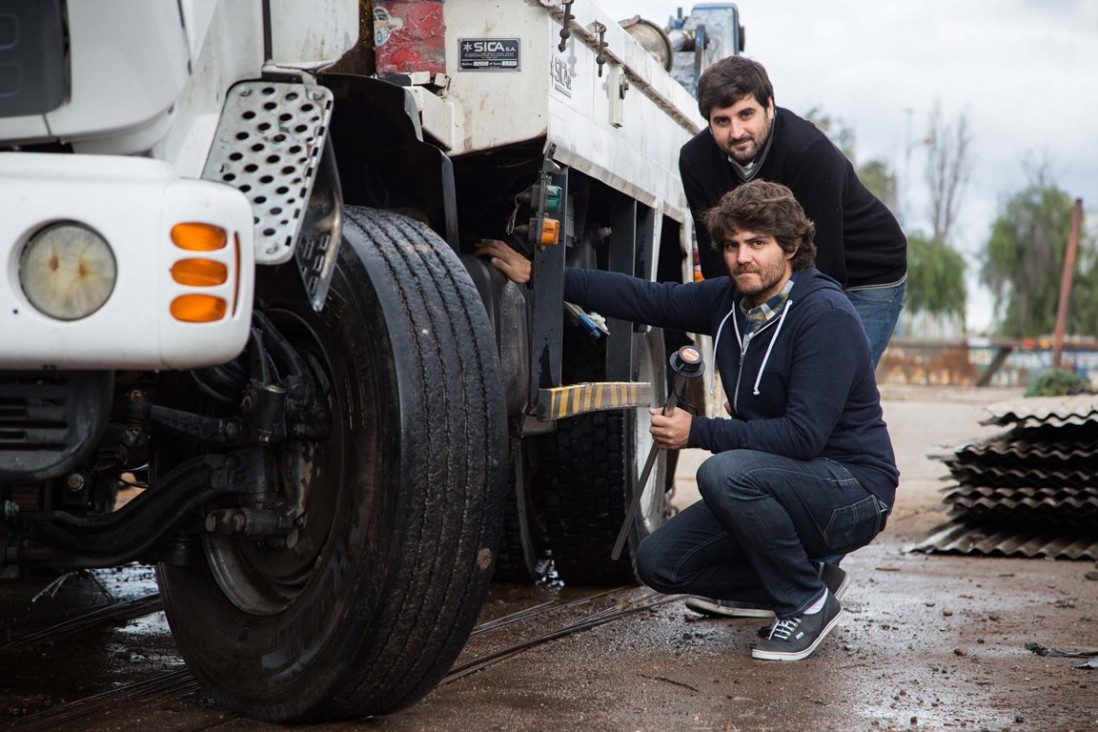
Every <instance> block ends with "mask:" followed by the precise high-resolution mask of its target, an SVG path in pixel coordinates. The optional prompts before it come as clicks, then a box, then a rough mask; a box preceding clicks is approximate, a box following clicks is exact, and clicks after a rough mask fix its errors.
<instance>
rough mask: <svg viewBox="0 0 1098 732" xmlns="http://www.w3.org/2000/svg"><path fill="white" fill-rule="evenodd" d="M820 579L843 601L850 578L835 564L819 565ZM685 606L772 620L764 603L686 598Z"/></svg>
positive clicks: (715, 613) (728, 615)
mask: <svg viewBox="0 0 1098 732" xmlns="http://www.w3.org/2000/svg"><path fill="white" fill-rule="evenodd" d="M819 568H820V579H822V580H823V581H824V584H825V585H827V589H828V591H829V592H830V593H831V594H832V595H834V596H835V599H836V600H841V599H843V594H844V593H846V588H847V586H849V585H850V576H849V575H848V574H847V573H846V571H845V570H842V569H840V568H839V567H838V565H835V564H821V565H819ZM685 605H686V606H687V607H688V608H690V609H691V610H693V611H694V612H696V613H701V614H702V615H708V616H710V617H719V618H772V617H774V606H773V605H771V604H769V603H765V602H747V601H746V600H715V599H712V598H709V597H688V598H686V600H685Z"/></svg>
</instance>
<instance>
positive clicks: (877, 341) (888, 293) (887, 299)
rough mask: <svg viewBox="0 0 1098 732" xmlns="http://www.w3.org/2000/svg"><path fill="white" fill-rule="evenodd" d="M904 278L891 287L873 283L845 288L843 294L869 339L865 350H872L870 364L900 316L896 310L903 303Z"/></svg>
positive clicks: (875, 361)
mask: <svg viewBox="0 0 1098 732" xmlns="http://www.w3.org/2000/svg"><path fill="white" fill-rule="evenodd" d="M906 289H907V281H906V280H905V281H903V282H901V283H900V284H898V285H895V286H894V287H874V288H871V289H868V290H847V291H846V297H847V299H848V300H850V303H851V304H852V305H853V306H854V309H855V310H857V311H858V316H859V317H860V318H861V319H862V327H863V328H865V335H866V337H867V338H868V339H869V351H870V353H872V354H873V368H877V364H878V363H879V362H880V360H881V354H883V353H884V351H885V347H887V346H888V339H889V338H891V337H892V331H893V330H895V329H896V321H898V320H899V319H900V310H901V309H903V305H904V291H905V290H906Z"/></svg>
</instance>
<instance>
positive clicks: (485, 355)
mask: <svg viewBox="0 0 1098 732" xmlns="http://www.w3.org/2000/svg"><path fill="white" fill-rule="evenodd" d="M343 236H344V239H343V243H342V246H341V250H340V252H339V259H338V264H337V268H336V272H335V277H334V280H333V282H332V287H331V292H330V294H329V295H328V299H327V303H326V305H325V308H324V309H323V311H322V312H320V313H315V312H314V311H313V310H312V308H311V307H310V306H309V304H308V302H307V301H306V299H305V297H304V296H301V297H295V296H293V295H292V292H293V290H292V288H288V287H286V288H282V289H283V294H281V295H279V294H278V293H273V294H271V295H266V296H264V298H263V300H262V302H261V305H262V307H263V310H264V312H265V314H266V315H267V317H268V318H270V320H271V321H272V322H273V323H274V324H275V325H276V326H277V327H278V328H279V330H280V331H281V332H282V333H283V335H285V336H286V337H287V338H288V339H289V340H290V341H291V342H292V343H293V344H294V346H295V347H296V349H297V350H298V352H299V353H300V354H301V355H302V356H303V357H304V358H305V360H306V361H307V362H308V363H309V364H310V366H311V370H312V372H313V374H314V376H315V378H316V382H317V384H318V386H319V387H320V389H321V391H322V393H324V395H325V396H326V398H327V401H328V404H329V407H330V409H331V412H332V414H331V417H332V418H331V422H332V432H331V435H330V437H329V438H328V439H327V440H326V441H325V442H316V443H304V442H301V441H298V442H293V441H291V442H289V443H287V445H286V446H284V447H283V448H282V449H281V451H280V455H279V456H278V464H279V472H280V476H279V478H280V481H286V480H295V481H299V482H300V483H301V484H302V485H304V486H305V492H306V498H307V504H306V506H307V507H306V513H305V518H306V520H305V522H304V525H303V526H302V527H301V528H300V535H299V536H298V537H297V541H296V543H293V545H292V547H290V548H287V546H282V547H276V546H273V545H266V544H264V543H263V542H261V541H255V540H250V539H247V538H245V537H214V536H212V535H204V537H203V539H202V544H201V546H202V552H201V555H202V556H201V558H200V559H199V561H197V562H196V563H193V564H191V565H185V566H172V565H168V564H161V565H160V566H159V567H158V577H159V581H160V586H161V593H162V595H163V597H164V603H165V608H166V611H167V615H168V620H169V622H170V625H171V628H172V632H173V634H174V636H175V638H176V641H177V643H178V645H179V649H180V652H181V653H182V655H183V658H184V660H185V661H186V662H187V665H188V666H189V668H190V669H191V670H192V671H193V672H194V674H195V676H196V677H198V679H199V680H200V681H201V682H202V683H203V685H204V686H205V687H206V689H207V690H208V692H209V693H210V694H211V695H212V696H213V697H214V698H215V699H216V700H217V701H219V702H220V703H222V704H224V705H226V706H228V707H229V708H231V709H233V710H234V711H237V712H239V713H241V714H244V715H247V716H250V717H255V718H259V719H264V720H271V721H280V722H281V721H290V720H304V719H316V718H340V717H351V716H355V717H359V716H364V715H379V714H386V713H389V712H393V711H395V710H398V709H400V708H401V707H404V706H406V705H408V704H411V703H412V702H414V701H416V700H418V699H419V698H421V697H422V696H424V695H425V694H426V693H427V692H429V691H430V690H431V689H433V688H434V687H435V685H436V684H437V683H438V682H439V680H440V679H441V678H442V677H443V676H444V675H445V673H446V672H447V671H448V670H449V668H450V666H451V664H452V662H453V661H454V659H455V658H456V657H457V655H458V653H459V652H460V651H461V649H462V647H463V646H464V644H465V641H466V639H467V637H468V635H469V633H470V631H471V629H472V627H473V624H474V622H475V620H476V617H477V614H478V611H479V609H480V606H481V603H482V601H483V596H484V593H485V591H486V589H487V587H488V585H489V583H490V579H491V572H492V568H493V564H494V554H495V551H496V547H497V545H498V542H499V534H500V524H501V520H502V510H503V503H502V502H503V491H504V489H505V487H506V474H505V470H506V463H507V433H506V414H505V409H504V404H503V398H502V394H501V392H500V388H499V384H500V383H501V380H500V375H499V372H498V361H497V356H496V347H495V344H494V342H493V340H492V337H491V330H490V328H489V326H488V322H487V316H486V315H485V313H484V309H483V306H482V304H481V301H480V299H479V297H478V295H477V292H476V289H475V288H474V286H473V284H472V282H471V281H470V280H469V279H468V275H467V274H466V271H465V269H464V268H463V267H462V266H461V263H460V262H459V261H458V258H457V256H456V255H455V254H454V252H453V251H452V250H451V249H450V248H449V247H448V246H447V244H446V242H445V241H443V240H442V239H441V238H440V237H438V236H437V235H435V234H434V233H433V232H432V231H431V230H430V229H428V228H427V227H426V226H422V225H420V224H419V223H417V222H415V221H412V220H411V219H408V218H405V217H403V216H400V215H397V214H393V213H389V212H385V211H378V210H372V209H364V208H348V209H347V210H346V211H345V220H344V228H343ZM292 266H293V265H292V264H291V265H290V267H292ZM290 274H291V275H293V276H296V272H292V271H291V272H290ZM285 544H287V545H289V544H291V542H288V541H287V542H285Z"/></svg>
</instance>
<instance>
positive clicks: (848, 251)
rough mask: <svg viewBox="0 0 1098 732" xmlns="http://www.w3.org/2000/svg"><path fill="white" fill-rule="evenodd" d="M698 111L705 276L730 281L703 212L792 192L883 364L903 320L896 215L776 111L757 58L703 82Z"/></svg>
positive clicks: (901, 245)
mask: <svg viewBox="0 0 1098 732" xmlns="http://www.w3.org/2000/svg"><path fill="white" fill-rule="evenodd" d="M698 109H699V110H700V111H701V113H702V116H703V117H705V119H706V120H707V122H708V127H706V129H704V130H702V131H701V132H699V133H698V134H697V135H695V136H694V138H693V139H691V140H690V141H689V142H687V143H686V144H685V145H683V147H682V150H681V151H680V153H679V172H680V173H681V175H682V184H683V188H684V190H685V192H686V200H687V202H688V203H689V205H690V210H691V212H692V213H693V215H694V221H695V229H696V231H697V236H698V248H699V250H700V252H699V254H700V257H701V267H702V274H703V275H704V276H705V277H719V276H721V275H723V263H722V262H721V251H720V248H719V247H713V246H712V245H711V243H710V239H709V236H708V234H707V233H706V231H705V226H704V215H705V212H706V211H707V210H708V209H710V208H711V207H712V206H714V205H715V204H716V203H717V201H719V200H720V198H721V196H722V195H724V194H725V193H726V192H728V191H730V190H732V189H733V188H736V187H737V186H740V185H743V184H744V183H747V182H749V181H752V180H768V181H773V182H775V183H781V184H782V185H785V186H786V187H788V188H789V189H790V190H791V191H793V195H794V196H796V198H797V201H798V202H799V203H800V204H801V206H802V207H803V208H804V212H805V214H806V215H807V216H808V218H809V219H811V220H812V222H813V223H814V224H815V226H816V245H817V251H818V254H817V265H816V266H817V267H819V269H820V271H821V272H823V273H824V274H826V275H830V276H831V277H833V278H835V280H837V281H838V282H839V284H840V285H841V286H842V288H843V291H844V292H845V293H846V295H847V297H849V298H850V301H851V302H852V303H853V304H854V308H855V309H856V310H857V311H858V315H859V316H860V317H861V319H862V325H863V326H864V327H865V331H866V336H867V337H868V338H869V342H870V349H871V351H872V355H873V365H874V367H876V365H877V362H878V361H880V358H881V354H882V353H884V350H885V347H886V346H887V345H888V340H889V338H891V337H892V331H893V329H894V328H895V326H896V321H897V320H898V319H899V317H900V309H901V307H902V305H903V295H904V285H905V281H906V279H907V239H906V238H905V237H904V233H903V231H902V230H901V229H900V225H899V223H898V222H897V221H896V217H895V216H893V215H892V212H891V211H889V210H888V207H887V206H885V205H884V204H883V203H881V201H880V200H879V199H878V198H877V197H876V196H874V195H873V194H872V193H870V192H869V190H868V189H866V187H865V186H864V185H862V182H861V181H860V180H859V179H858V175H857V173H855V172H854V166H853V165H851V164H850V161H849V160H847V159H846V157H845V156H844V155H843V154H842V152H841V151H840V150H839V149H838V148H837V147H835V145H834V143H832V142H831V140H829V139H828V138H827V136H826V135H824V133H822V132H820V130H819V129H817V128H816V126H815V125H813V124H812V123H811V122H809V121H807V120H804V119H802V118H800V117H798V116H797V115H795V114H793V113H792V112H790V111H789V110H788V109H785V108H783V107H776V106H774V89H773V87H772V86H771V84H770V79H769V77H768V76H767V74H766V69H764V68H763V66H762V65H761V64H760V63H758V62H757V61H752V60H751V59H748V58H744V57H743V56H730V57H728V58H724V59H721V60H720V61H718V62H716V63H715V64H713V65H712V66H710V67H709V68H708V69H707V70H706V71H705V73H703V74H702V76H701V79H699V80H698Z"/></svg>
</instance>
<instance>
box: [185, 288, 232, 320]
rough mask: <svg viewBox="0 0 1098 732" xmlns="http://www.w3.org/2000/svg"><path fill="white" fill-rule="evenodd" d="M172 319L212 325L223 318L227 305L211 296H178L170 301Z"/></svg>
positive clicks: (218, 298)
mask: <svg viewBox="0 0 1098 732" xmlns="http://www.w3.org/2000/svg"><path fill="white" fill-rule="evenodd" d="M171 310H172V317H173V318H175V319H176V320H181V321H183V322H184V323H212V322H214V321H215V320H221V319H222V318H224V317H225V313H226V311H227V310H228V303H226V302H225V301H224V300H223V299H222V298H220V297H215V296H213V295H180V296H179V297H177V298H175V299H174V300H172V308H171Z"/></svg>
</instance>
